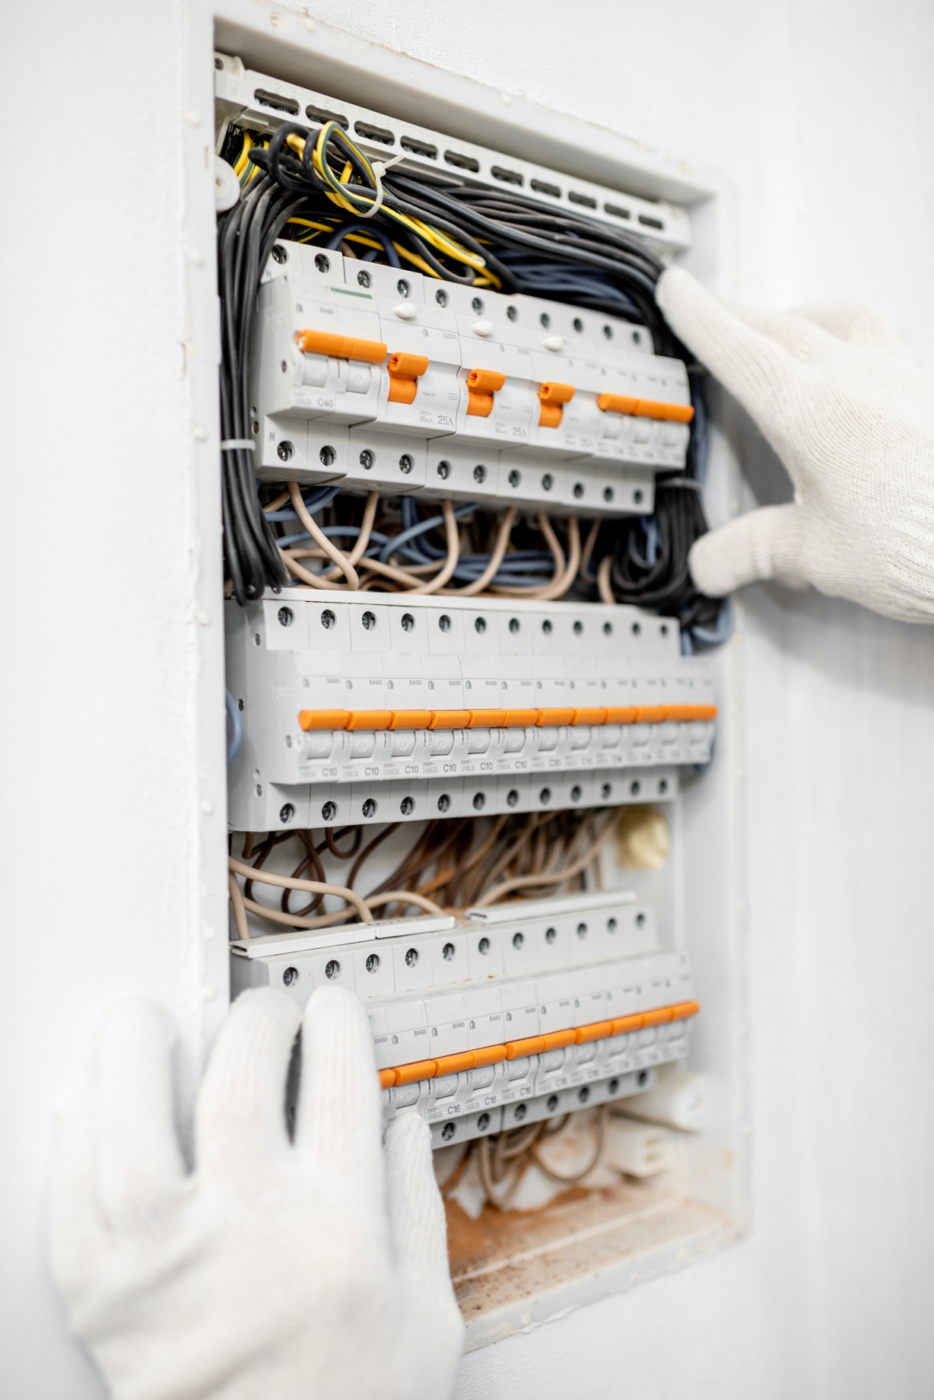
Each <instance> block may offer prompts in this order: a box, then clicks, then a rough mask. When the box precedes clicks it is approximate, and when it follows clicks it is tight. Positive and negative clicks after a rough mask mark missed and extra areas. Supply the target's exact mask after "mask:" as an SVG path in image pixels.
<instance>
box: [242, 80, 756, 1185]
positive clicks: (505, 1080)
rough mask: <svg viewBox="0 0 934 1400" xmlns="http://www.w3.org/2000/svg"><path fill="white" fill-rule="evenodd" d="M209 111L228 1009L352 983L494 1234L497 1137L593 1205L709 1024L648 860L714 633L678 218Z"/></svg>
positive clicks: (378, 1049)
mask: <svg viewBox="0 0 934 1400" xmlns="http://www.w3.org/2000/svg"><path fill="white" fill-rule="evenodd" d="M215 84H216V95H217V116H218V147H217V150H218V156H219V157H223V162H225V163H222V165H221V166H220V167H219V169H220V177H219V188H220V186H221V185H222V186H223V187H224V190H225V191H227V190H231V191H232V193H231V194H230V195H229V196H228V194H226V193H225V194H224V196H223V199H224V203H223V206H222V209H221V216H220V220H219V243H218V248H219V264H220V286H221V290H222V297H221V300H222V311H223V317H222V343H223V345H224V347H225V349H224V360H223V364H222V394H221V402H222V423H223V441H222V443H221V452H222V465H223V474H224V477H223V479H224V508H225V552H226V558H227V563H228V584H227V601H226V604H225V629H226V655H227V690H228V695H227V706H228V715H229V717H230V721H231V747H230V754H229V768H228V774H229V783H228V818H229V825H230V830H231V844H230V869H229V878H230V892H231V989H232V994H233V995H234V996H236V995H239V994H240V993H242V992H243V991H245V990H247V989H249V988H253V987H260V986H273V987H278V988H281V989H283V990H284V991H285V992H287V993H288V995H290V996H292V997H294V998H296V999H297V1000H298V1001H299V1002H300V1003H302V1004H304V1003H305V1002H306V1001H307V1000H308V998H309V997H310V996H311V995H312V994H313V992H314V990H315V989H316V988H317V987H321V986H326V985H341V986H345V987H348V988H350V989H352V990H353V991H354V992H355V993H356V995H357V996H359V997H360V998H361V1000H362V1001H363V1002H364V1003H365V1005H366V1008H367V1013H368V1016H369V1020H370V1025H371V1028H372V1036H373V1051H374V1073H376V1074H378V1075H379V1081H380V1086H381V1093H382V1103H383V1114H384V1122H386V1123H388V1122H389V1120H390V1119H392V1118H394V1117H396V1116H397V1115H399V1114H405V1113H415V1114H419V1115H420V1116H422V1117H423V1118H424V1119H425V1120H426V1121H427V1123H428V1124H429V1126H430V1128H431V1134H432V1142H433V1146H434V1147H435V1148H436V1149H438V1150H439V1153H440V1157H443V1156H444V1153H443V1151H442V1149H445V1148H448V1147H450V1148H452V1149H463V1152H464V1153H465V1154H466V1155H465V1156H463V1157H462V1159H461V1162H462V1165H463V1163H464V1162H470V1161H472V1160H473V1158H471V1156H470V1154H471V1153H472V1152H474V1151H476V1152H477V1153H478V1155H477V1158H476V1160H477V1162H478V1163H479V1166H478V1171H479V1172H480V1176H481V1178H482V1181H483V1192H485V1199H486V1200H487V1201H488V1202H489V1203H491V1204H493V1205H495V1206H499V1207H500V1208H506V1206H507V1204H508V1201H509V1200H511V1199H512V1197H511V1195H510V1193H509V1192H507V1193H506V1195H505V1196H501V1197H499V1198H497V1196H496V1193H495V1190H494V1186H495V1183H492V1178H491V1176H490V1165H489V1164H490V1156H489V1154H490V1152H491V1151H494V1149H492V1148H490V1147H489V1144H490V1143H495V1144H498V1145H497V1146H496V1147H495V1152H500V1149H501V1148H503V1145H504V1144H506V1145H507V1147H508V1151H507V1157H506V1159H504V1160H507V1159H509V1157H508V1154H509V1152H512V1151H513V1149H514V1148H515V1151H516V1152H521V1151H524V1150H525V1146H524V1145H527V1144H534V1142H535V1141H536V1140H537V1139H536V1134H537V1133H542V1134H544V1133H545V1132H547V1133H549V1134H555V1133H560V1131H562V1124H563V1123H564V1121H565V1115H568V1114H576V1115H577V1119H576V1120H573V1119H572V1120H571V1127H572V1128H573V1124H574V1122H575V1121H576V1122H578V1123H580V1122H581V1121H583V1119H586V1114H593V1113H596V1119H595V1120H594V1121H596V1122H597V1123H598V1125H602V1126H600V1127H599V1132H598V1136H597V1151H596V1155H595V1156H594V1158H593V1161H592V1162H591V1163H590V1166H589V1167H586V1170H583V1171H582V1172H580V1173H578V1175H577V1176H576V1177H573V1178H570V1177H562V1176H560V1174H559V1175H557V1176H556V1175H555V1174H554V1172H551V1175H550V1176H549V1180H550V1181H551V1182H552V1188H553V1189H559V1187H560V1184H561V1183H568V1182H570V1181H572V1180H573V1181H577V1180H584V1179H589V1177H588V1172H589V1171H590V1167H596V1165H597V1164H598V1159H599V1156H600V1151H601V1147H600V1144H601V1143H602V1142H603V1135H604V1128H605V1125H606V1121H607V1119H606V1114H607V1113H608V1112H609V1111H610V1109H611V1108H612V1107H613V1106H614V1105H616V1106H620V1105H626V1104H627V1103H628V1102H629V1101H632V1104H633V1105H634V1107H633V1112H636V1111H637V1109H636V1107H635V1105H637V1103H638V1101H639V1100H638V1096H639V1095H646V1094H648V1093H650V1092H651V1091H653V1090H655V1089H656V1084H657V1082H658V1086H659V1090H660V1091H661V1092H662V1093H664V1090H665V1084H666V1082H667V1081H666V1079H665V1075H666V1074H670V1073H671V1072H672V1067H673V1066H675V1065H679V1066H683V1065H684V1064H685V1061H686V1059H687V1057H688V1055H689V1052H690V1041H691V1031H692V1027H693V1026H694V1024H695V1022H696V1020H697V1017H698V1015H700V1016H701V1017H702V1016H703V1012H702V1010H701V1007H700V1003H699V1001H698V1000H697V999H695V986H694V979H693V975H692V969H691V964H690V959H689V953H688V950H687V948H686V946H685V941H684V937H683V931H682V922H681V920H682V915H683V911H684V908H685V902H686V901H685V895H684V891H683V890H682V889H681V886H680V882H681V874H682V872H681V864H680V852H679V851H678V849H677V846H676V844H675V845H674V849H673V843H676V841H677V832H678V829H679V818H680V808H679V800H680V794H681V791H682V786H683V784H684V783H685V782H691V783H693V782H696V781H703V773H704V771H705V769H706V768H707V767H708V766H709V765H710V763H711V761H712V759H713V755H714V741H715V728H716V717H717V713H718V708H717V705H718V702H717V695H716V692H715V686H714V681H713V671H712V668H711V665H710V662H709V660H708V659H707V658H706V657H705V656H704V654H703V653H704V651H705V649H707V648H709V647H710V646H712V645H714V644H716V642H718V641H719V640H722V639H723V637H724V636H725V635H727V632H728V629H729V625H730V624H729V616H730V615H729V609H728V607H727V606H725V605H724V603H723V600H718V599H709V598H704V597H703V596H702V595H699V594H698V593H697V590H696V589H695V588H694V585H693V583H692V582H691V579H690V573H689V570H688V567H687V555H688V552H689V550H690V547H691V543H692V542H693V540H694V539H695V538H697V536H698V535H699V534H700V533H702V532H703V530H704V529H705V528H706V521H705V518H704V514H703V507H702V502H701V486H702V481H703V473H704V467H705V461H706V416H705V410H704V398H703V385H702V383H701V377H700V371H699V370H698V367H697V366H695V365H688V364H687V363H686V361H685V359H684V358H683V354H684V352H683V347H681V346H680V345H679V344H678V342H677V341H676V340H675V338H674V337H673V336H672V334H671V332H670V329H669V328H668V327H667V326H666V324H665V322H664V318H663V317H662V315H661V313H660V311H659V308H658V306H657V303H656V302H655V297H654V288H655V284H656V282H657V279H658V277H659V276H660V274H661V272H662V269H663V266H664V262H665V260H666V259H667V258H669V257H670V256H671V255H672V253H674V252H676V251H678V250H680V249H682V248H684V247H686V246H687V244H688V242H689V237H690V231H689V227H688V221H687V217H686V215H685V214H684V212H683V211H682V210H680V209H677V208H676V207H674V206H670V205H667V204H665V203H664V202H662V201H656V202H651V201H646V200H641V199H639V198H637V197H635V196H632V195H629V194H624V193H621V192H620V191H614V190H611V189H607V188H602V187H600V186H597V185H595V184H592V183H590V182H587V181H583V180H577V179H570V178H568V177H565V176H563V175H561V174H559V173H558V172H555V171H550V170H547V169H544V168H542V167H538V166H535V165H534V164H533V163H530V162H528V161H523V160H513V159H512V158H510V157H508V156H506V155H504V154H503V153H502V152H495V151H489V150H485V149H484V148H482V147H480V146H477V145H475V144H472V143H467V142H463V141H454V140H452V139H450V138H447V137H445V136H444V135H443V134H442V133H440V132H433V131H430V130H428V129H427V128H422V127H416V126H413V125H412V124H411V123H405V124H402V123H399V122H396V121H394V120H393V119H392V118H391V117H388V116H386V115H385V114H381V113H376V112H372V111H368V110H365V109H363V108H360V107H359V106H355V105H354V104H352V103H347V102H342V101H339V100H337V99H336V98H333V97H331V96H329V95H328V94H326V93H321V92H316V91H313V90H311V89H303V88H300V87H298V86H296V85H295V84H290V83H284V82H281V81H278V80H276V79H275V78H273V77H271V76H270V75H268V74H263V73H259V72H256V71H255V70H251V69H249V68H248V67H247V66H246V65H244V64H243V63H241V62H240V60H239V59H237V58H236V57H234V56H232V55H229V54H219V55H218V57H217V64H216V74H215ZM238 190H239V194H238ZM299 906H301V907H299ZM413 909H414V911H415V912H414V914H413V913H412V910H413ZM381 913H385V914H386V917H385V918H382V917H381ZM660 1075H661V1078H659V1076H660ZM581 1110H585V1114H584V1115H583V1119H582V1116H581V1113H580V1111H581ZM587 1121H589V1120H587ZM536 1125H538V1127H537V1128H536ZM672 1126H673V1131H674V1133H675V1134H677V1133H678V1131H679V1125H678V1124H674V1125H672ZM606 1140H607V1143H608V1144H609V1146H608V1148H607V1152H608V1155H607V1156H606V1160H607V1161H610V1159H611V1158H612V1161H613V1162H615V1163H617V1168H616V1169H617V1170H619V1171H620V1172H624V1173H627V1174H630V1175H632V1176H634V1177H649V1176H651V1175H652V1174H653V1173H657V1172H660V1171H663V1170H668V1169H669V1168H670V1166H671V1163H672V1162H673V1161H674V1160H675V1157H676V1156H677V1154H676V1153H675V1151H674V1149H673V1148H671V1147H670V1145H669V1141H668V1138H667V1137H666V1136H665V1135H663V1134H660V1133H659V1130H658V1129H657V1128H651V1129H647V1128H645V1127H644V1125H643V1126H640V1127H638V1128H634V1129H631V1130H628V1129H626V1128H625V1126H623V1127H620V1129H619V1131H618V1132H616V1134H615V1136H614V1135H613V1134H609V1135H608V1136H607V1139H606ZM533 1155H534V1154H533ZM509 1160H511V1159H509ZM529 1160H530V1161H531V1160H532V1159H531V1158H530V1159H529ZM534 1161H535V1162H537V1163H539V1165H541V1158H539V1157H534ZM585 1165H586V1164H585ZM543 1170H545V1169H544V1168H543ZM522 1171H524V1168H522V1169H521V1170H520V1171H519V1172H518V1175H517V1177H516V1180H517V1181H518V1180H519V1178H520V1177H521V1174H522ZM546 1175H548V1173H547V1172H546ZM491 1183H492V1184H491ZM555 1183H559V1187H555ZM483 1192H481V1195H482V1194H483Z"/></svg>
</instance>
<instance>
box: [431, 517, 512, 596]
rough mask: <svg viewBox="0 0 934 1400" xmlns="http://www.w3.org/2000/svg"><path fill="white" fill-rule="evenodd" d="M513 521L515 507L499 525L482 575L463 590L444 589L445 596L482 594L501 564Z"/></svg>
mask: <svg viewBox="0 0 934 1400" xmlns="http://www.w3.org/2000/svg"><path fill="white" fill-rule="evenodd" d="M515 519H516V508H515V506H510V507H509V508H508V510H507V511H506V513H505V515H504V516H503V519H502V522H501V523H500V527H499V534H498V535H497V537H496V544H495V546H494V548H493V553H492V554H491V555H490V562H489V564H488V565H487V566H486V568H485V569H484V571H483V573H482V574H481V575H480V577H479V578H478V579H474V581H473V583H468V584H467V585H466V586H465V587H464V588H445V589H444V593H445V595H446V596H448V597H451V598H472V597H475V596H476V594H478V593H482V592H483V590H484V588H486V586H487V584H488V583H489V582H490V579H492V578H493V577H495V575H496V571H497V569H498V568H499V566H500V564H501V563H502V562H503V556H504V555H505V553H506V549H507V547H508V545H509V536H510V534H511V533H512V527H513V524H514V523H515Z"/></svg>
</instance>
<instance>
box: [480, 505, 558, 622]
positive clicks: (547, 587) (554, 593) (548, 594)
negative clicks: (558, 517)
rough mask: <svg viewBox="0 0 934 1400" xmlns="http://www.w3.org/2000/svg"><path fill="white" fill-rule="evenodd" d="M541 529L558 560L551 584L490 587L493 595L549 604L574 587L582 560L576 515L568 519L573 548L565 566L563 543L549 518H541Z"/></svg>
mask: <svg viewBox="0 0 934 1400" xmlns="http://www.w3.org/2000/svg"><path fill="white" fill-rule="evenodd" d="M538 528H539V529H540V530H541V532H542V534H543V535H544V536H545V542H546V544H547V545H548V548H549V549H550V550H551V552H552V554H553V555H554V559H555V576H554V578H553V579H552V581H551V583H546V584H543V585H542V587H541V588H518V587H513V586H512V585H505V584H504V585H502V586H499V587H495V588H491V589H490V592H491V593H493V594H495V595H496V596H498V597H501V598H529V599H535V600H537V601H538V602H543V603H549V602H552V601H553V600H554V599H556V598H560V597H561V596H562V595H563V594H565V593H566V592H567V591H568V589H569V588H570V587H571V584H572V583H573V582H574V580H575V578H576V577H577V570H578V567H579V565H580V560H581V536H580V525H579V523H578V519H577V516H576V515H569V516H568V544H569V545H570V549H569V552H568V558H567V564H566V565H565V559H564V550H563V549H562V548H561V543H560V541H559V539H558V536H557V535H556V534H555V532H554V529H553V528H552V524H551V521H550V520H549V519H548V516H547V515H545V514H542V515H539V517H538Z"/></svg>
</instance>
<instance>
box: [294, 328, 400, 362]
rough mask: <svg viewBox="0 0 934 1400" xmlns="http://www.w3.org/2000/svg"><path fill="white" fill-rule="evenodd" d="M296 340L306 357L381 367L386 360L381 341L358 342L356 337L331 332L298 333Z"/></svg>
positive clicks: (384, 348)
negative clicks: (360, 362) (331, 356)
mask: <svg viewBox="0 0 934 1400" xmlns="http://www.w3.org/2000/svg"><path fill="white" fill-rule="evenodd" d="M295 339H296V341H297V342H298V348H299V349H300V350H303V351H304V352H305V354H306V355H333V356H334V357H335V358H336V359H338V360H365V361H366V363H367V364H368V365H381V364H382V363H383V361H384V360H385V358H386V346H385V345H384V344H383V342H382V341H381V340H357V339H356V338H355V337H354V336H351V335H334V334H333V333H332V332H331V331H296V332H295Z"/></svg>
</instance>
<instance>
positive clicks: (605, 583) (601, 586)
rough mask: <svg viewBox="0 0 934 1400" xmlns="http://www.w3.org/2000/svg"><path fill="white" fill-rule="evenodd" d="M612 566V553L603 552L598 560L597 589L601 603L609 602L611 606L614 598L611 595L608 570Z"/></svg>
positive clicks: (614, 600)
mask: <svg viewBox="0 0 934 1400" xmlns="http://www.w3.org/2000/svg"><path fill="white" fill-rule="evenodd" d="M612 567H613V556H612V554H604V556H603V558H602V559H601V560H600V567H599V569H598V570H597V591H598V593H599V594H600V601H601V603H609V604H610V606H611V607H612V606H613V605H614V604H615V602H616V599H615V598H614V597H613V590H612V588H611V587H610V570H611V569H612Z"/></svg>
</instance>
